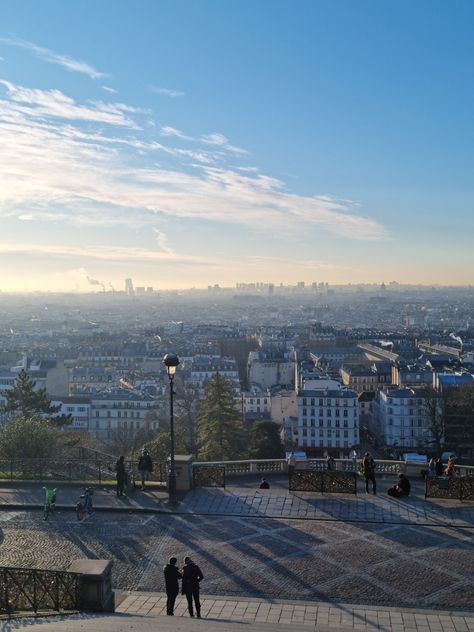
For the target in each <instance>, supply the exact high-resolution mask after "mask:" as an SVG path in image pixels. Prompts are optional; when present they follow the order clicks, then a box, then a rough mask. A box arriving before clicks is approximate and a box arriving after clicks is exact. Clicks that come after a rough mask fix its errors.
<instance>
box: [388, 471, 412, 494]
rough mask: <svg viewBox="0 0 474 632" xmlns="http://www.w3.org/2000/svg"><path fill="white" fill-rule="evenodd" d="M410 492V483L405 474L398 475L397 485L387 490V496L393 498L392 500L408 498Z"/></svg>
mask: <svg viewBox="0 0 474 632" xmlns="http://www.w3.org/2000/svg"><path fill="white" fill-rule="evenodd" d="M410 490H411V485H410V481H409V480H408V478H407V477H406V476H405V474H399V475H398V483H397V484H396V485H394V486H393V487H390V489H389V490H387V494H388V495H389V496H393V497H394V498H402V497H403V496H409V495H410Z"/></svg>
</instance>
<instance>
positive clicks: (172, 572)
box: [163, 557, 183, 617]
mask: <svg viewBox="0 0 474 632" xmlns="http://www.w3.org/2000/svg"><path fill="white" fill-rule="evenodd" d="M177 561H178V559H177V558H176V557H170V559H169V560H168V564H166V565H165V566H164V568H163V573H164V575H165V586H166V597H167V599H166V614H167V615H169V616H171V617H172V616H173V615H174V604H175V602H176V597H177V596H178V595H179V584H178V580H179V579H181V578H182V577H183V576H182V575H181V573H180V572H179V570H178V569H177V568H176V562H177Z"/></svg>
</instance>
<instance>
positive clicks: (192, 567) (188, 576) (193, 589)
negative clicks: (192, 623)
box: [181, 557, 204, 619]
mask: <svg viewBox="0 0 474 632" xmlns="http://www.w3.org/2000/svg"><path fill="white" fill-rule="evenodd" d="M203 579H204V575H203V574H202V572H201V569H200V568H199V566H198V565H197V564H195V563H194V562H193V561H192V559H191V558H190V557H185V558H184V566H183V582H182V584H181V592H182V593H183V595H186V599H187V600H188V612H189V616H190V617H194V612H193V599H194V605H195V606H196V616H197V618H198V619H200V618H201V602H200V601H199V584H200V582H201V581H202V580H203Z"/></svg>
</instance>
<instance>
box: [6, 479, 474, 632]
mask: <svg viewBox="0 0 474 632" xmlns="http://www.w3.org/2000/svg"><path fill="white" fill-rule="evenodd" d="M268 479H269V481H270V484H271V489H270V490H262V491H260V490H257V489H256V486H257V480H256V479H253V480H252V479H248V478H242V479H231V480H230V483H231V485H230V486H229V487H228V488H227V489H226V490H221V489H198V490H194V491H193V492H190V493H189V494H187V495H186V496H185V497H184V499H183V500H182V502H181V504H180V506H179V507H178V509H177V511H175V512H171V511H170V510H169V509H168V508H167V506H166V502H165V501H166V494H164V493H163V492H162V491H158V490H153V491H146V492H143V493H142V492H139V491H137V492H135V494H134V495H133V496H131V497H130V498H122V499H121V498H117V497H116V496H115V495H114V493H113V490H111V489H96V493H95V502H96V507H101V508H103V509H104V511H100V512H97V513H96V514H95V515H94V516H92V517H91V518H89V519H88V520H86V521H84V522H82V523H78V522H77V521H76V519H75V516H74V514H73V513H72V511H70V509H71V508H72V507H73V505H74V504H75V501H76V500H77V497H78V489H77V488H66V487H65V488H64V489H60V492H59V502H60V504H61V503H63V504H64V507H65V508H67V509H68V511H65V510H61V511H59V512H58V514H57V515H55V516H53V517H52V518H51V519H50V520H48V521H47V522H44V521H43V518H42V515H41V513H40V512H38V511H26V509H27V507H33V506H35V505H36V506H37V507H40V506H42V502H41V501H42V491H41V487H40V486H39V485H38V486H36V487H34V488H30V489H25V488H20V487H17V486H15V487H13V486H4V487H0V503H1V504H2V505H3V508H4V509H5V510H4V511H2V512H0V521H1V522H0V564H3V565H19V566H41V567H53V568H66V567H67V566H68V564H69V562H70V561H71V560H72V559H75V558H77V557H84V556H86V557H98V558H107V559H113V560H114V574H113V582H114V587H115V588H116V589H119V590H121V591H125V594H126V599H125V600H124V601H123V603H122V604H121V606H120V609H121V610H122V611H123V614H122V615H121V618H120V617H119V618H118V619H117V618H110V617H108V618H105V619H101V620H100V629H101V630H104V631H105V630H109V629H110V630H112V629H113V631H114V632H120V631H121V630H130V629H132V628H133V629H135V630H136V629H137V628H138V629H140V630H148V629H150V630H151V629H152V627H153V629H154V630H156V629H162V630H165V631H166V630H168V629H170V630H171V629H173V630H188V629H189V630H191V629H193V630H194V629H197V630H198V629H200V628H201V627H202V628H203V630H204V627H203V625H202V624H204V623H205V622H197V621H194V622H192V623H193V625H194V627H192V628H191V627H189V624H190V623H191V621H190V620H189V619H188V618H186V617H182V618H180V617H179V616H178V617H176V618H174V619H173V620H172V624H171V623H170V618H169V617H162V616H161V613H162V609H163V596H162V591H163V590H164V585H163V575H162V567H163V564H164V562H165V561H166V560H167V558H168V557H169V556H171V555H173V554H176V555H178V557H180V558H181V556H183V555H185V554H191V555H192V557H193V558H194V559H195V560H196V561H197V562H198V564H199V565H200V566H201V567H202V569H203V572H204V575H205V580H204V582H203V585H202V592H203V598H204V608H203V614H205V616H206V617H208V618H209V619H211V621H212V622H211V623H209V621H207V623H206V624H205V625H206V629H207V630H209V629H213V627H216V629H219V630H221V631H226V630H229V632H230V631H231V630H232V631H233V630H234V629H239V630H241V629H242V625H243V624H242V623H240V624H236V623H235V624H234V623H232V622H233V621H243V622H244V623H245V624H246V625H249V624H251V625H252V627H250V628H247V629H252V630H254V629H255V630H257V629H260V628H259V627H258V626H263V628H262V629H269V627H268V626H269V624H272V625H274V624H276V623H278V624H279V628H278V629H279V630H282V631H283V630H284V629H285V626H287V625H290V626H291V630H293V631H295V630H299V627H298V626H302V627H301V629H303V627H304V629H307V627H306V626H310V627H311V626H312V627H313V628H314V627H315V626H316V629H317V630H325V629H326V628H327V627H328V626H329V627H330V628H332V629H335V628H337V629H340V630H345V629H347V630H350V629H361V630H365V629H383V630H386V631H390V632H392V630H393V631H395V632H399V631H401V630H402V629H405V630H409V631H413V632H414V631H415V630H416V631H418V632H430V631H431V630H432V631H433V632H435V631H441V630H448V628H449V630H450V632H451V631H453V630H454V631H456V632H468V631H470V630H472V631H473V632H474V621H473V616H474V547H473V545H472V536H473V534H474V531H473V527H474V503H460V502H459V501H433V500H430V499H429V500H427V501H425V500H424V498H423V494H422V486H421V483H417V484H415V485H414V495H413V496H412V497H410V498H408V499H404V500H396V499H392V498H390V497H388V496H386V494H385V490H386V488H387V487H388V486H389V485H390V484H391V483H392V481H393V479H392V478H387V479H382V478H380V479H379V481H378V486H379V492H380V493H379V495H377V496H373V495H366V494H365V490H364V489H363V487H362V485H361V483H362V481H361V482H360V487H359V492H360V493H359V495H358V496H345V495H344V496H343V495H340V496H321V495H318V494H316V495H312V494H303V493H296V494H295V493H292V494H290V493H288V491H287V489H286V480H285V478H284V477H278V476H276V477H268ZM362 492H363V493H362ZM14 509H15V510H14ZM127 591H130V593H129V594H127ZM420 609H421V610H420ZM183 611H184V606H183V605H182V604H181V605H179V606H178V609H177V614H178V615H180V614H182V613H183ZM466 613H467V614H466ZM137 614H138V615H140V617H143V618H140V619H136V615H137ZM151 617H153V618H151ZM301 619H302V620H301ZM112 622H113V623H112ZM97 623H98V622H95V623H94V622H93V620H92V619H90V620H89V619H88V618H86V619H84V618H80V619H79V620H78V621H77V622H76V623H74V622H70V621H68V623H67V630H68V632H73V631H74V630H75V629H78V630H79V629H81V630H84V631H85V630H88V629H91V630H92V629H93V628H94V629H98V625H97ZM59 625H60V622H59V621H58V622H57V624H53V623H51V624H50V623H47V624H45V623H44V622H43V623H42V624H41V629H42V630H45V631H46V630H49V629H51V631H53V630H58V632H60V630H61V628H60V627H58V626H59ZM53 626H56V627H53ZM88 626H89V627H88ZM107 626H110V627H107ZM127 626H129V627H127ZM147 626H149V627H147ZM170 626H171V627H170ZM198 626H199V627H198ZM235 626H236V627H235ZM280 626H281V627H280ZM0 629H1V628H0ZM63 629H64V630H65V629H66V627H63ZM288 629H290V628H288Z"/></svg>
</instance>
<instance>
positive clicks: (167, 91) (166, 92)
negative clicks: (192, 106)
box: [150, 86, 186, 99]
mask: <svg viewBox="0 0 474 632" xmlns="http://www.w3.org/2000/svg"><path fill="white" fill-rule="evenodd" d="M150 90H151V91H152V92H154V93H155V94H162V95H163V96H165V97H170V98H171V99H176V98H177V97H184V95H185V94H186V93H185V92H182V91H181V90H173V89H172V88H157V87H155V86H150Z"/></svg>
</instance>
